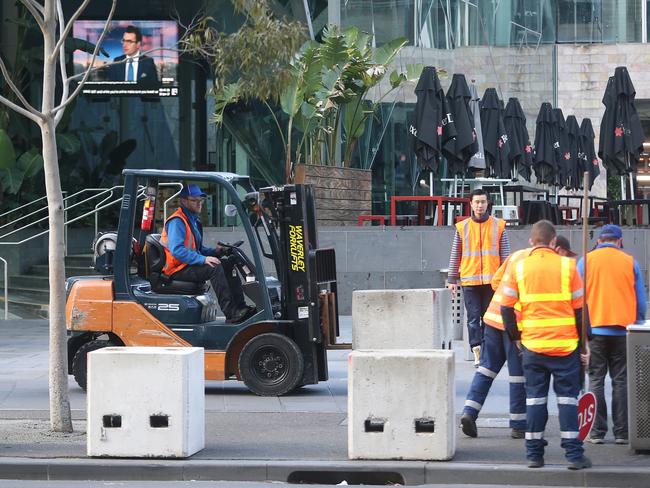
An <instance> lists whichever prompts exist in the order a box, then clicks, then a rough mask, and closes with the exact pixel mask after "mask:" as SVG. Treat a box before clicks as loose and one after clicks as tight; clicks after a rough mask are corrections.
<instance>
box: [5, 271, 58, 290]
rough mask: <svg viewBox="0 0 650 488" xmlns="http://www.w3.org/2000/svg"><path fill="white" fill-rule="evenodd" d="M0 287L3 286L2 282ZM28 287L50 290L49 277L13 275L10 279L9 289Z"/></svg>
mask: <svg viewBox="0 0 650 488" xmlns="http://www.w3.org/2000/svg"><path fill="white" fill-rule="evenodd" d="M0 285H3V283H2V281H0ZM14 286H15V287H19V288H20V287H23V286H25V287H27V288H38V289H43V290H49V288H50V279H49V277H48V276H47V275H28V274H21V275H12V276H10V277H9V287H14Z"/></svg>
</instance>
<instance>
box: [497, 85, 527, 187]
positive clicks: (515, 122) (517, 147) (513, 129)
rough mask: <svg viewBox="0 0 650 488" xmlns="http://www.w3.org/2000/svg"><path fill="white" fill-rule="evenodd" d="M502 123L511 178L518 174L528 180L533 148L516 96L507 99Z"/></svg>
mask: <svg viewBox="0 0 650 488" xmlns="http://www.w3.org/2000/svg"><path fill="white" fill-rule="evenodd" d="M503 124H504V125H505V128H506V133H507V134H508V143H509V144H510V154H509V159H510V166H511V167H512V178H513V179H517V175H518V174H519V175H521V176H522V177H523V178H524V179H526V181H530V175H531V172H532V165H533V148H532V146H531V144H530V136H529V135H528V129H527V128H526V116H525V115H524V111H523V110H522V108H521V104H520V103H519V100H518V99H517V98H514V97H512V98H510V99H509V100H508V104H507V105H506V110H505V113H504V116H503Z"/></svg>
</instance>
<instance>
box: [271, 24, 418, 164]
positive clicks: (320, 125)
mask: <svg viewBox="0 0 650 488" xmlns="http://www.w3.org/2000/svg"><path fill="white" fill-rule="evenodd" d="M406 43H407V39H406V38H397V39H393V40H392V41H390V42H387V43H385V44H383V45H381V46H379V47H377V48H375V47H373V41H372V36H371V35H370V34H368V33H365V32H362V31H359V30H358V29H357V28H356V27H349V28H347V29H344V30H343V31H339V29H338V28H337V27H335V26H330V27H328V28H326V29H325V30H324V31H323V37H322V41H321V42H315V41H308V42H307V43H305V44H304V45H303V47H302V48H301V49H300V51H299V52H298V54H297V55H296V57H295V58H294V60H293V61H292V68H293V69H292V71H291V73H292V80H291V83H290V84H288V85H287V87H286V89H285V91H284V93H283V98H282V99H281V100H283V103H282V104H281V106H282V110H283V111H284V112H285V113H286V114H287V115H288V116H289V124H288V127H287V136H286V137H285V140H286V147H287V160H286V168H285V172H286V174H287V175H289V174H291V161H293V162H295V163H296V164H300V163H301V162H302V158H303V156H304V157H305V160H306V161H308V162H311V163H314V164H318V163H320V164H327V165H332V166H334V165H337V161H336V147H337V144H338V143H339V138H340V131H341V129H342V130H343V137H344V139H343V140H344V142H345V143H346V150H345V155H344V157H343V161H342V165H343V166H345V165H348V164H349V163H350V161H351V159H352V153H353V151H354V149H355V146H356V143H357V141H358V140H359V138H360V137H362V136H363V134H364V131H365V127H366V125H367V122H368V121H369V119H370V118H371V117H372V116H373V114H374V113H375V109H376V108H377V107H378V106H379V104H380V103H382V101H383V99H384V98H385V97H386V95H388V94H389V93H390V92H392V91H393V90H395V89H397V88H399V87H400V86H401V85H402V84H403V83H405V82H406V81H411V80H417V78H418V77H419V74H420V72H421V71H422V65H409V66H407V67H406V71H404V72H401V71H397V70H393V71H391V72H390V75H389V82H390V88H389V89H388V90H387V92H386V93H384V94H383V95H382V96H381V97H379V98H377V99H376V100H373V99H372V98H371V97H370V96H369V95H370V91H371V90H373V89H375V88H376V87H377V86H378V85H379V84H380V83H381V82H382V80H383V79H384V78H385V76H386V75H387V74H388V73H389V66H390V65H391V63H392V61H393V60H394V58H395V56H397V54H398V53H399V51H400V50H401V49H402V48H403V47H404V45H405V44H406ZM285 95H286V98H285V97H284V96H285ZM294 119H295V120H296V124H295V127H296V128H297V129H298V130H299V131H300V132H301V133H302V137H301V139H300V142H299V144H298V146H297V147H296V149H295V154H292V151H291V141H290V139H291V138H290V137H289V134H291V131H292V130H293V120H294Z"/></svg>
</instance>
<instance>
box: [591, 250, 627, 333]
mask: <svg viewBox="0 0 650 488" xmlns="http://www.w3.org/2000/svg"><path fill="white" fill-rule="evenodd" d="M586 298H587V308H588V310H589V321H590V322H591V326H592V327H602V326H606V325H620V326H623V327H627V326H628V325H630V324H633V323H634V322H635V321H636V291H635V289H634V258H633V257H632V256H630V255H629V254H627V253H626V252H624V251H622V250H621V249H619V248H617V247H609V246H607V247H601V248H598V249H594V250H593V251H591V252H589V253H587V297H586Z"/></svg>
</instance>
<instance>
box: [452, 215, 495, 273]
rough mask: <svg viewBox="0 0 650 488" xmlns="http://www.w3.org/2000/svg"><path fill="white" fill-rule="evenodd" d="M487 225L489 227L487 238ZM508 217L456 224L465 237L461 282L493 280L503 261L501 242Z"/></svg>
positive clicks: (462, 251) (462, 247) (462, 239)
mask: <svg viewBox="0 0 650 488" xmlns="http://www.w3.org/2000/svg"><path fill="white" fill-rule="evenodd" d="M484 226H485V227H487V232H486V236H485V240H483V230H484ZM504 229H505V221H504V220H501V219H497V218H495V217H491V216H490V217H488V219H487V220H486V221H485V222H475V221H474V220H472V219H471V218H470V219H466V220H463V221H462V222H458V224H456V230H457V231H458V234H459V235H460V238H461V260H460V270H459V271H460V284H461V285H462V286H474V285H486V284H489V283H490V281H491V280H492V277H493V276H494V273H495V272H496V270H497V269H498V268H499V266H500V265H501V256H500V250H499V242H500V241H501V236H502V234H503V230H504Z"/></svg>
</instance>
